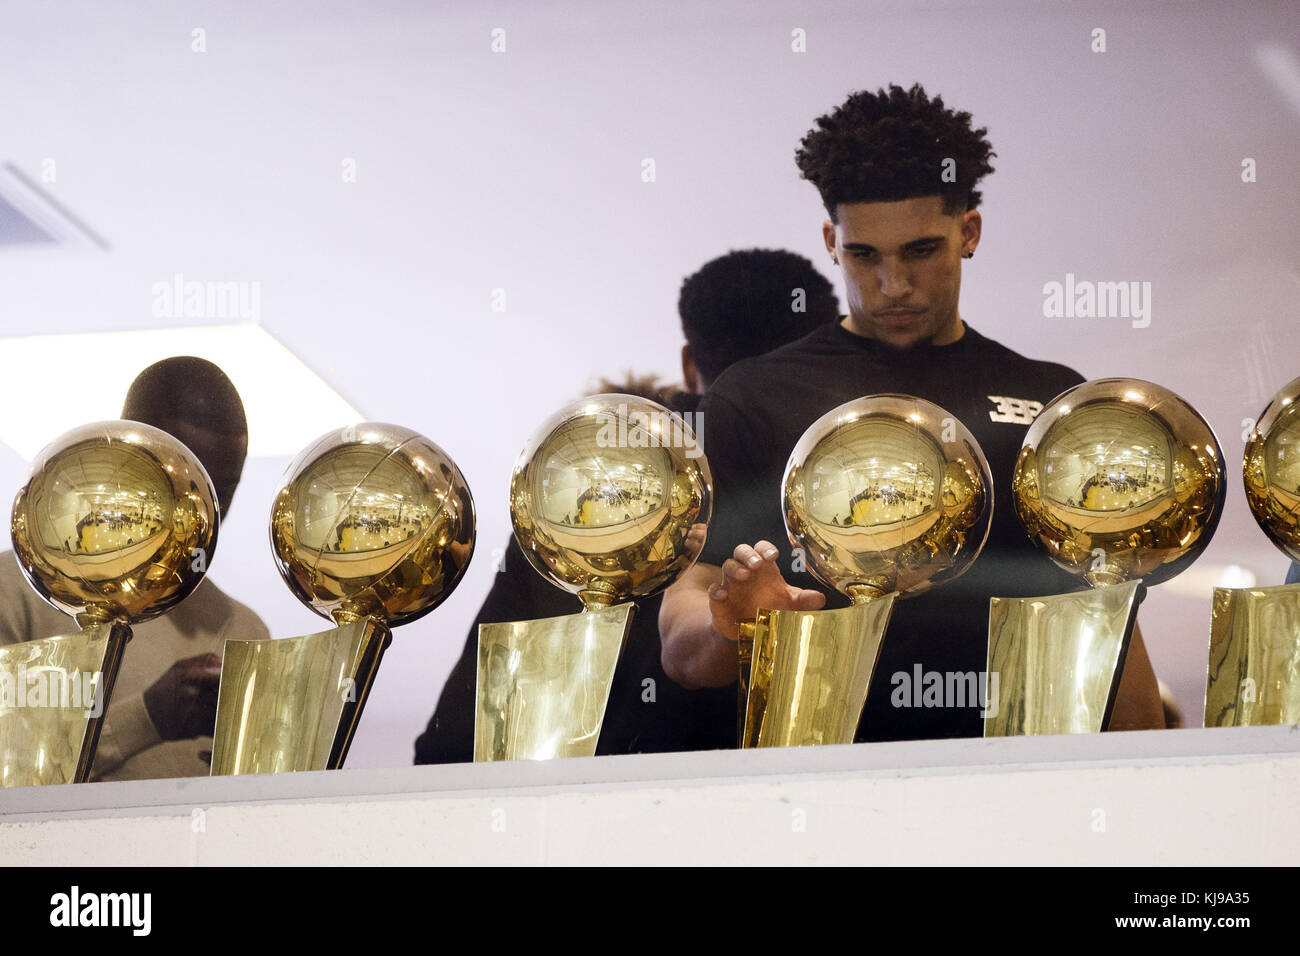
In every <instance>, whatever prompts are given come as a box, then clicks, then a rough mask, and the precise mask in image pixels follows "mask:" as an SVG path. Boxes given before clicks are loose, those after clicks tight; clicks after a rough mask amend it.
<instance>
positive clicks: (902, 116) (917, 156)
mask: <svg viewBox="0 0 1300 956" xmlns="http://www.w3.org/2000/svg"><path fill="white" fill-rule="evenodd" d="M987 132H988V130H987V129H986V128H985V127H982V126H981V127H980V128H979V129H971V115H970V114H969V113H963V112H956V111H954V110H948V109H944V106H943V98H942V97H940V96H936V97H935V98H934V99H930V98H929V97H928V96H926V94H925V90H924V89H922V88H921V84H920V83H917V84H915V85H914V86H913V87H912V88H911V89H910V90H904V89H903V88H902V87H901V86H896V85H893V84H890V87H889V91H888V92H886V91H885V90H883V89H882V90H879V91H877V92H875V93H867V92H865V91H859V92H857V93H853V94H851V95H850V96H849V98H848V99H847V100H845V101H844V103H843V104H842V105H841V106H839V107H838V108H837V109H836V110H835V111H834V112H833V113H829V114H828V115H826V116H821V117H818V119H817V126H816V128H815V129H812V130H809V131H808V135H806V136H805V137H804V138H803V140H802V142H801V143H800V144H799V145H800V148H799V149H798V151H797V152H796V153H795V162H796V163H797V164H798V166H799V169H800V171H801V172H802V173H803V178H804V179H806V180H808V181H809V182H810V183H812V184H813V185H814V186H816V187H817V190H818V192H820V193H821V196H822V203H823V204H824V205H825V206H826V211H827V213H829V214H830V217H831V220H832V221H835V207H836V206H837V205H838V204H840V203H852V202H898V201H899V200H903V199H915V198H917V197H919V196H936V195H937V196H939V197H941V198H942V199H943V211H944V212H945V213H946V214H948V215H953V214H955V213H959V212H964V211H965V210H967V209H975V208H976V207H978V206H979V204H980V198H981V197H980V193H979V190H978V189H976V188H975V187H976V185H978V184H979V181H980V180H981V179H983V178H984V177H985V176H986V175H988V174H989V173H991V172H993V167H992V166H990V165H989V160H990V159H991V158H992V157H994V156H996V155H997V153H995V152H993V147H992V146H991V145H990V144H989V141H988V140H987V139H986V138H985V134H986V133H987ZM948 159H951V160H953V161H954V163H955V169H954V170H953V173H954V174H955V179H956V181H955V182H945V181H944V179H945V177H944V176H943V173H944V170H945V165H944V161H945V160H948ZM949 168H951V164H949ZM950 178H951V177H950Z"/></svg>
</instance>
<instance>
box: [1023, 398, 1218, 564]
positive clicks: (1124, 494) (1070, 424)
mask: <svg viewBox="0 0 1300 956" xmlns="http://www.w3.org/2000/svg"><path fill="white" fill-rule="evenodd" d="M1224 484H1225V482H1224V463H1223V455H1222V454H1221V453H1220V451H1219V442H1218V440H1217V439H1216V438H1215V437H1214V432H1213V431H1211V429H1210V426H1209V425H1208V424H1207V423H1206V421H1205V419H1203V418H1201V416H1200V415H1199V414H1197V412H1196V409H1194V408H1192V406H1191V405H1189V404H1187V402H1185V401H1183V400H1182V399H1181V398H1179V397H1178V396H1177V395H1175V394H1174V393H1173V392H1171V391H1169V390H1168V389H1165V388H1161V387H1160V386H1159V385H1153V384H1151V383H1150V382H1144V381H1141V380H1139V379H1133V378H1104V379H1097V380H1095V381H1091V382H1084V383H1083V384H1082V385H1076V386H1075V387H1074V388H1072V389H1069V390H1068V391H1066V392H1063V393H1062V394H1060V395H1058V396H1057V397H1056V399H1055V400H1054V401H1053V402H1052V403H1051V404H1050V405H1048V406H1047V407H1046V408H1044V409H1043V410H1042V412H1040V413H1039V415H1038V418H1037V419H1036V420H1035V421H1034V424H1033V425H1032V426H1031V427H1030V429H1029V433H1028V434H1027V435H1026V436H1025V441H1024V445H1023V446H1022V447H1021V449H1020V458H1019V460H1018V461H1017V463H1016V470H1015V475H1014V477H1013V480H1012V492H1013V497H1014V500H1015V506H1016V514H1017V515H1019V516H1020V520H1021V522H1022V523H1023V524H1024V526H1025V528H1026V530H1028V532H1029V534H1030V536H1031V537H1032V538H1034V539H1035V540H1037V541H1038V543H1039V544H1040V545H1041V546H1042V547H1044V548H1046V550H1047V553H1048V554H1049V555H1050V556H1051V558H1052V560H1053V561H1055V562H1056V563H1057V564H1059V565H1060V566H1061V567H1063V568H1065V569H1066V570H1067V571H1070V572H1071V573H1073V574H1078V575H1080V576H1082V577H1083V578H1084V579H1085V580H1087V581H1088V583H1089V584H1092V585H1094V586H1100V585H1105V584H1116V583H1119V582H1121V581H1128V580H1132V579H1133V578H1142V579H1143V580H1144V581H1145V582H1146V583H1147V584H1159V583H1160V582H1162V581H1167V580H1168V579H1169V578H1171V577H1173V576H1174V575H1175V574H1177V573H1178V572H1180V571H1182V570H1183V569H1184V568H1186V567H1187V566H1188V565H1189V564H1191V563H1192V561H1194V560H1195V559H1196V557H1197V555H1199V554H1200V553H1201V552H1202V551H1203V550H1204V549H1205V547H1206V546H1207V545H1208V544H1209V543H1210V538H1211V536H1212V535H1213V534H1214V529H1215V527H1216V525H1217V524H1218V522H1219V514H1220V512H1221V511H1222V510H1223V499H1224V493H1225V487H1224Z"/></svg>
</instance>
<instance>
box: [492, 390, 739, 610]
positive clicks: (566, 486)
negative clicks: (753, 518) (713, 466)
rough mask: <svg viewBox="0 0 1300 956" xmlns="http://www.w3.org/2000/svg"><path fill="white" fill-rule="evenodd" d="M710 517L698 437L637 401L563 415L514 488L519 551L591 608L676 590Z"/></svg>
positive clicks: (608, 398)
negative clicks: (672, 586)
mask: <svg viewBox="0 0 1300 956" xmlns="http://www.w3.org/2000/svg"><path fill="white" fill-rule="evenodd" d="M712 507H713V488H712V478H711V476H710V475H709V463H708V461H707V460H706V459H705V457H704V454H703V451H702V450H701V448H700V444H699V442H698V441H697V440H696V436H695V433H694V431H693V430H692V429H691V428H690V426H689V425H688V424H687V423H686V421H684V420H683V418H681V417H679V416H677V415H674V414H673V413H672V412H670V411H669V410H668V409H666V408H664V407H663V406H662V405H659V404H656V403H655V402H652V401H649V400H647V399H644V398H637V397H636V396H634V395H616V394H609V395H594V396H592V397H590V398H584V399H581V400H580V401H577V402H573V403H572V404H569V405H566V406H565V407H564V408H562V409H560V410H559V411H558V412H556V413H555V414H554V415H552V416H551V417H550V418H549V419H547V420H546V422H545V423H543V424H542V425H541V427H539V428H538V429H537V431H536V432H535V433H534V434H533V437H532V438H530V439H529V440H528V443H527V444H526V445H525V446H524V449H523V451H522V452H520V453H519V458H518V460H517V461H516V462H515V470H514V474H513V476H512V478H511V482H510V517H511V521H512V522H513V524H514V529H515V537H516V539H517V540H518V542H519V546H520V547H521V548H522V549H523V552H524V554H525V555H527V557H528V560H529V561H530V562H532V564H533V567H535V568H536V569H537V570H538V571H539V572H540V573H541V574H542V575H543V576H544V577H546V578H548V579H550V580H551V581H552V582H553V583H554V584H556V585H558V586H559V587H561V588H563V589H564V590H566V591H569V592H570V593H573V594H576V595H578V597H579V598H581V599H582V601H583V605H584V606H585V607H587V608H593V607H604V606H608V605H610V604H613V603H616V602H619V601H623V600H626V599H628V598H634V597H647V596H649V595H651V594H654V593H655V592H657V591H659V590H660V589H661V588H665V587H667V586H668V585H669V584H671V583H672V582H673V581H674V580H675V579H676V578H677V576H678V575H679V574H681V573H682V572H683V571H685V570H686V569H687V568H689V567H690V566H691V565H692V564H694V563H695V559H696V558H697V557H698V556H699V554H700V551H701V549H702V548H703V547H704V536H705V532H706V530H707V526H708V521H709V515H710V513H711V511H712Z"/></svg>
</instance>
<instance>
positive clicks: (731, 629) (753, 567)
mask: <svg viewBox="0 0 1300 956" xmlns="http://www.w3.org/2000/svg"><path fill="white" fill-rule="evenodd" d="M780 556H781V552H780V551H778V550H777V548H776V546H775V545H773V544H772V543H771V542H770V541H759V542H758V543H757V544H755V545H754V546H753V547H750V546H749V545H747V544H742V545H738V546H737V547H736V550H735V551H734V552H733V553H732V556H731V557H730V558H728V559H727V560H726V562H725V563H724V564H723V565H722V582H721V583H720V584H715V585H713V586H712V587H710V588H709V611H710V613H711V614H712V616H713V628H714V630H716V631H717V632H718V633H719V634H721V635H722V636H723V637H725V638H726V639H727V640H729V641H734V640H736V639H737V638H738V637H739V628H738V626H737V622H739V621H752V620H753V619H754V616H755V615H756V614H757V613H758V609H759V608H760V607H762V608H768V609H769V610H773V611H816V610H819V609H820V608H821V607H822V606H823V605H825V604H826V595H824V594H822V593H821V592H820V591H811V590H808V589H806V588H797V587H794V586H793V585H791V584H786V582H785V578H783V577H782V576H781V569H780V568H779V567H777V563H776V562H777V559H778V558H779V557H780Z"/></svg>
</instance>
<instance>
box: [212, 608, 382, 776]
mask: <svg viewBox="0 0 1300 956" xmlns="http://www.w3.org/2000/svg"><path fill="white" fill-rule="evenodd" d="M391 640H392V633H391V631H390V630H389V628H388V626H387V625H386V624H385V623H384V622H382V621H380V620H379V619H378V618H373V617H364V618H362V619H361V620H359V621H354V622H352V623H350V624H344V625H341V626H340V627H336V628H334V629H332V630H329V631H323V632H321V633H319V634H306V635H303V636H301V637H289V638H283V639H281V640H278V641H235V640H229V641H226V648H225V653H224V655H223V659H222V662H221V687H220V689H219V690H218V693H217V724H216V728H215V730H214V731H213V735H212V775H213V776H222V775H224V774H243V773H283V772H286V771H292V770H337V769H339V768H340V767H342V766H343V762H344V761H345V760H346V759H347V755H348V748H349V747H351V745H352V738H353V735H354V734H355V733H356V729H357V724H358V723H359V722H360V720H361V712H362V710H364V708H365V706H366V700H367V699H368V698H369V696H370V689H371V687H372V686H373V685H374V682H375V674H376V673H377V672H378V670H379V662H380V660H381V659H382V657H383V654H384V650H385V649H386V648H387V647H388V644H389V642H390V641H391Z"/></svg>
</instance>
